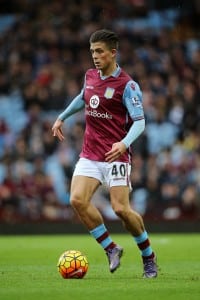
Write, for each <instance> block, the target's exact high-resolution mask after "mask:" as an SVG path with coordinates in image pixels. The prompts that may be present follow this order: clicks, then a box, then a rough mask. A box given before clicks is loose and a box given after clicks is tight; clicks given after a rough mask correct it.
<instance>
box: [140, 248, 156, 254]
mask: <svg viewBox="0 0 200 300" xmlns="http://www.w3.org/2000/svg"><path fill="white" fill-rule="evenodd" d="M152 252H153V251H152V248H151V246H149V247H148V248H146V249H144V250H142V251H141V254H142V256H150V255H151V254H152Z"/></svg>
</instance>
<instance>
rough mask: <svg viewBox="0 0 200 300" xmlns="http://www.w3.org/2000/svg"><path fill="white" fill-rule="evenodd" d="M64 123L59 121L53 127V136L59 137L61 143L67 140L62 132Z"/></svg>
mask: <svg viewBox="0 0 200 300" xmlns="http://www.w3.org/2000/svg"><path fill="white" fill-rule="evenodd" d="M62 125H63V121H61V120H59V119H57V120H56V121H55V123H54V125H53V127H52V132H53V136H57V137H58V139H59V140H60V141H63V140H64V139H65V137H64V135H63V131H62Z"/></svg>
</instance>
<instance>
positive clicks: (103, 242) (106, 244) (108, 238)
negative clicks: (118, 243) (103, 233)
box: [101, 237, 112, 249]
mask: <svg viewBox="0 0 200 300" xmlns="http://www.w3.org/2000/svg"><path fill="white" fill-rule="evenodd" d="M111 243H112V239H111V238H110V237H107V238H106V239H105V240H103V241H102V242H101V246H102V247H103V248H104V249H105V248H106V247H108V245H110V244H111Z"/></svg>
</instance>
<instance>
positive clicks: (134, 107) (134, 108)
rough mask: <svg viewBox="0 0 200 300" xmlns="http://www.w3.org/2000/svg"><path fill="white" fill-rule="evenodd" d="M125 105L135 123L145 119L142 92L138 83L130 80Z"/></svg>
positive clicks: (125, 90) (124, 98)
mask: <svg viewBox="0 0 200 300" xmlns="http://www.w3.org/2000/svg"><path fill="white" fill-rule="evenodd" d="M123 103H124V105H125V106H126V108H127V110H128V112H129V114H130V117H131V118H132V120H133V121H137V120H141V119H144V110H143V105H142V91H141V89H140V87H139V85H138V84H137V82H135V81H133V80H130V81H129V82H128V83H127V84H126V87H125V89H124V94H123Z"/></svg>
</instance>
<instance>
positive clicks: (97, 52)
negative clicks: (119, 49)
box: [90, 42, 116, 70]
mask: <svg viewBox="0 0 200 300" xmlns="http://www.w3.org/2000/svg"><path fill="white" fill-rule="evenodd" d="M90 51H91V54H92V58H93V61H94V65H95V67H96V68H97V69H98V70H106V69H108V68H109V67H110V65H111V64H112V63H113V60H114V59H115V55H116V49H111V50H110V49H109V48H108V47H107V46H106V44H105V43H104V42H96V43H91V45H90Z"/></svg>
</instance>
